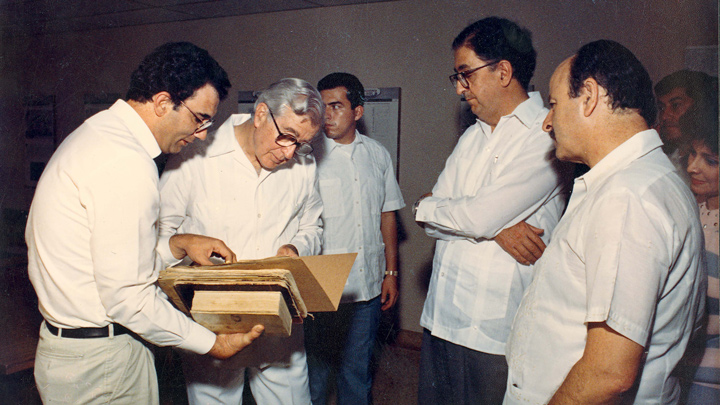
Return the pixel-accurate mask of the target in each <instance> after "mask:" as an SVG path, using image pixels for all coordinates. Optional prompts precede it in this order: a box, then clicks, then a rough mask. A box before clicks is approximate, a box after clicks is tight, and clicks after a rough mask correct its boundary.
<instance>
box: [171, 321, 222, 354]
mask: <svg viewBox="0 0 720 405" xmlns="http://www.w3.org/2000/svg"><path fill="white" fill-rule="evenodd" d="M215 339H216V335H215V333H213V332H211V331H210V330H209V329H206V328H204V327H203V326H201V325H200V324H198V323H195V322H193V321H191V325H190V333H188V335H187V337H186V338H185V341H184V342H182V343H181V344H180V345H178V347H179V348H181V349H185V350H189V351H191V352H193V353H197V354H207V352H209V351H210V349H212V347H213V345H214V344H215Z"/></svg>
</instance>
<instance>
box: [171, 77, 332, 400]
mask: <svg viewBox="0 0 720 405" xmlns="http://www.w3.org/2000/svg"><path fill="white" fill-rule="evenodd" d="M324 114H325V106H324V105H323V102H322V98H321V97H320V94H319V93H318V92H317V90H315V88H314V87H313V86H311V85H310V84H308V83H307V82H305V81H304V80H300V79H294V78H287V79H282V80H280V81H278V82H275V83H273V84H272V85H270V86H269V87H268V88H267V89H265V90H264V91H263V92H262V93H261V94H260V95H259V96H258V99H257V101H256V102H255V107H254V111H253V113H252V114H234V115H232V116H230V118H228V119H227V121H225V123H223V124H222V125H221V126H220V127H219V128H218V130H217V131H216V132H214V133H213V134H211V135H210V136H209V138H212V139H211V140H209V141H208V142H206V143H204V144H202V145H199V144H198V145H193V146H192V147H190V148H187V149H186V150H185V151H183V153H181V154H179V155H177V156H174V157H173V158H172V159H170V160H169V161H168V163H167V166H166V167H165V171H164V172H163V176H162V179H161V181H160V195H161V197H162V206H161V209H160V234H161V235H173V234H175V233H176V232H201V233H203V234H205V235H212V236H214V237H217V238H221V239H222V240H224V241H225V242H226V243H227V244H228V246H230V248H231V249H233V251H234V252H235V253H236V254H237V257H238V258H239V259H242V260H249V259H262V258H266V257H270V256H276V255H277V256H294V257H297V256H309V255H316V254H319V253H320V243H321V237H322V228H321V227H320V225H321V221H320V212H321V211H322V202H321V201H320V195H319V193H318V191H317V185H316V177H315V161H314V159H313V157H312V154H311V152H312V149H313V148H312V146H311V144H310V141H312V139H313V138H314V137H315V136H316V135H317V134H318V133H319V132H320V129H321V128H322V123H323V118H324ZM255 343H256V344H257V345H254V347H253V348H252V349H251V350H248V351H246V352H244V353H242V355H240V356H235V357H233V358H232V359H228V360H225V361H219V360H218V361H216V360H214V359H208V358H205V357H201V356H197V355H193V354H187V355H184V356H183V369H184V373H185V378H186V380H187V382H188V389H187V391H188V399H189V401H190V403H191V404H203V405H206V404H212V403H223V404H225V403H230V404H238V403H241V402H242V397H243V389H244V381H245V375H246V372H247V375H248V379H249V383H250V386H251V389H252V393H253V396H254V398H255V400H256V402H257V403H259V404H276V403H281V404H309V403H310V390H309V388H308V375H307V363H306V359H305V349H304V346H303V328H302V325H300V324H296V325H293V330H292V333H291V336H290V337H287V338H285V337H279V336H263V337H261V338H260V339H259V340H258V341H257V342H255Z"/></svg>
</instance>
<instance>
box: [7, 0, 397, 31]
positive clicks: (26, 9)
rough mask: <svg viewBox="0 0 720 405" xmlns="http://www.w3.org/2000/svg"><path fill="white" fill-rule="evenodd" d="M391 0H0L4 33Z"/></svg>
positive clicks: (155, 21) (200, 17)
mask: <svg viewBox="0 0 720 405" xmlns="http://www.w3.org/2000/svg"><path fill="white" fill-rule="evenodd" d="M382 1H390V0H215V1H208V0H205V1H201V0H168V1H162V0H0V30H1V31H2V33H3V34H4V35H10V36H18V35H44V34H54V33H61V32H69V31H87V30H95V29H103V28H117V27H125V26H132V25H145V24H155V23H164V22H173V21H186V20H199V19H206V18H215V17H227V16H232V15H243V14H256V13H269V12H275V11H286V10H298V9H304V8H312V7H331V6H340V5H348V4H363V3H377V2H382Z"/></svg>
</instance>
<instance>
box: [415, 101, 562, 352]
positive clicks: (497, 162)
mask: <svg viewBox="0 0 720 405" xmlns="http://www.w3.org/2000/svg"><path fill="white" fill-rule="evenodd" d="M546 115H547V109H545V108H544V107H543V102H542V99H541V97H540V94H539V93H536V92H534V93H530V98H529V99H528V100H526V101H524V102H523V103H521V104H520V105H518V106H517V107H516V108H515V110H514V111H513V112H512V113H511V114H509V115H507V116H504V117H502V118H501V119H500V122H499V123H498V125H497V126H496V128H495V130H494V131H492V132H491V131H490V127H489V126H488V125H487V124H485V123H483V122H481V121H478V122H477V123H476V124H474V125H473V126H471V127H470V128H468V129H467V131H465V133H464V134H463V135H462V137H461V138H460V140H459V141H458V144H457V146H456V147H455V150H453V152H452V154H451V155H450V157H449V158H448V160H447V162H446V164H445V169H444V170H443V171H442V173H440V176H439V178H438V180H437V183H436V184H435V187H433V190H432V192H433V196H432V197H428V198H425V199H423V200H422V202H421V203H420V204H419V206H418V210H417V213H416V216H415V219H416V220H417V221H421V222H425V224H426V225H425V232H426V233H427V234H428V235H429V236H431V237H434V238H437V243H436V247H435V257H434V259H433V272H432V276H431V279H430V287H429V289H428V294H427V298H426V300H425V306H424V308H423V313H422V317H421V319H420V324H421V325H422V326H423V327H424V328H427V329H428V330H430V331H431V333H432V335H433V336H436V337H439V338H441V339H444V340H447V341H450V342H452V343H455V344H458V345H461V346H465V347H467V348H470V349H473V350H478V351H482V352H485V353H492V354H504V353H505V342H506V340H507V336H508V334H509V333H510V325H511V323H512V319H513V316H514V315H515V311H516V309H517V306H518V305H519V304H520V299H521V298H522V295H523V292H524V291H525V288H526V287H527V286H528V285H529V284H530V280H531V279H532V276H533V268H532V266H525V265H522V264H519V263H518V262H517V261H516V260H515V259H514V258H512V256H510V255H509V254H508V253H507V252H505V251H504V250H503V249H502V248H501V247H500V245H498V244H497V243H496V242H495V241H494V240H491V238H493V237H495V236H496V235H497V234H498V233H499V232H500V231H502V230H503V229H505V228H508V227H511V226H513V225H515V224H517V223H518V222H520V221H523V220H524V221H526V222H527V223H528V224H530V225H533V226H536V227H538V228H542V229H544V230H545V233H544V235H543V236H542V238H543V240H544V241H545V243H548V241H549V237H550V233H551V232H552V230H553V229H554V228H555V225H556V224H557V222H558V220H559V218H560V215H561V212H562V209H563V207H564V206H565V195H564V194H562V187H561V183H562V181H563V176H562V175H561V174H560V173H559V171H558V170H557V168H556V166H555V164H556V163H557V161H556V160H555V158H554V154H553V150H554V145H553V141H552V139H551V138H550V136H548V134H546V133H545V132H543V131H542V128H541V126H542V122H543V120H544V119H545V116H546Z"/></svg>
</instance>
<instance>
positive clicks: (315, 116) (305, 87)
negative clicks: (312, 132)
mask: <svg viewBox="0 0 720 405" xmlns="http://www.w3.org/2000/svg"><path fill="white" fill-rule="evenodd" d="M260 103H265V104H266V105H267V106H268V107H269V108H270V110H271V111H272V112H273V114H275V116H281V115H283V109H282V106H283V105H285V106H288V107H289V108H290V110H292V111H293V112H294V113H295V114H297V115H306V116H307V117H308V118H310V122H312V124H313V125H316V126H318V127H319V128H320V129H322V127H323V125H324V123H325V103H323V101H322V97H321V96H320V92H318V91H317V90H316V89H315V87H313V86H312V85H311V84H310V83H308V82H306V81H305V80H302V79H295V78H285V79H281V80H279V81H277V82H275V83H273V84H271V85H270V87H268V88H267V89H265V90H263V92H262V93H260V96H258V98H257V100H256V101H255V107H254V109H253V110H255V109H257V106H258V105H259V104H260ZM268 119H270V118H268ZM318 131H319V130H318Z"/></svg>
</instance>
